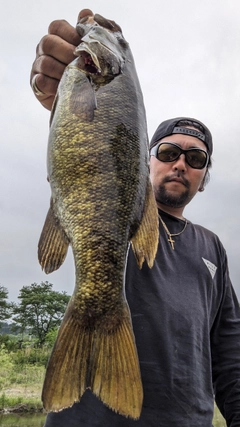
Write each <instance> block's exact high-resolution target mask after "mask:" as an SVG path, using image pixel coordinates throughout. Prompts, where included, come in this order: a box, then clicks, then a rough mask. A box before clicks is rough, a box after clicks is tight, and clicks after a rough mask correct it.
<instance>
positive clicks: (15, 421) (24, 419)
mask: <svg viewBox="0 0 240 427" xmlns="http://www.w3.org/2000/svg"><path fill="white" fill-rule="evenodd" d="M45 419H46V415H43V414H21V415H20V414H18V415H17V414H9V415H0V427H43V426H44V422H45Z"/></svg>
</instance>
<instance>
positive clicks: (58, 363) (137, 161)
mask: <svg viewBox="0 0 240 427" xmlns="http://www.w3.org/2000/svg"><path fill="white" fill-rule="evenodd" d="M77 30H78V32H79V34H80V35H81V38H82V42H81V43H80V45H79V46H78V47H77V48H76V50H75V54H76V56H77V57H76V59H75V60H74V61H73V62H72V63H71V64H69V65H68V66H67V68H66V70H65V72H64V74H63V77H62V79H61V82H60V84H59V88H58V92H57V95H56V99H55V102H54V106H53V109H52V113H51V119H50V133H49V142H48V156H47V157H48V160H47V165H48V166H47V167H48V177H49V182H50V186H51V193H52V194H51V202H50V209H49V212H48V214H47V217H46V221H45V224H44V227H43V230H42V233H41V236H40V240H39V245H38V258H39V262H40V264H41V266H42V268H43V269H44V271H45V272H46V273H51V272H52V271H54V270H56V269H57V268H59V267H60V266H61V264H62V263H63V262H64V259H65V257H66V253H67V250H68V247H69V245H71V247H72V252H73V256H74V262H75V271H76V283H75V289H74V292H73V295H72V297H71V299H70V302H69V304H68V307H67V310H66V313H65V316H64V319H63V321H62V324H61V326H60V329H59V333H58V336H57V339H56V343H55V345H54V348H53V351H52V354H51V357H50V360H49V362H48V366H47V370H46V376H45V381H44V385H43V392H42V400H43V404H44V407H45V409H46V410H47V411H60V410H62V409H64V408H67V407H69V406H72V405H73V404H74V402H77V401H79V400H80V399H81V396H82V395H83V393H84V391H85V390H86V389H87V388H90V389H91V390H92V392H93V393H94V394H95V395H96V396H97V397H98V398H99V399H101V400H102V402H104V403H105V404H106V405H107V406H108V407H110V408H111V409H112V410H114V411H116V412H118V413H119V414H121V415H124V416H126V417H131V418H133V419H138V418H139V416H140V413H141V407H142V399H143V390H142V383H141V374H140V369H139V362H138V356H137V350H136V346H135V339H134V334H133V330H132V324H131V317H130V312H129V308H128V305H127V301H126V298H125V292H124V276H125V265H126V257H127V251H128V247H129V243H130V242H131V244H132V248H133V251H134V253H135V255H136V260H137V263H138V265H139V268H141V266H142V264H143V262H144V260H146V262H147V263H148V265H149V267H151V266H152V265H153V262H154V258H155V255H156V251H157V246H158V213H157V207H156V202H155V198H154V195H153V191H152V186H151V183H150V180H149V166H148V136H147V126H146V116H145V109H144V103H143V97H142V92H141V88H140V84H139V81H138V77H137V74H136V70H135V66H134V60H133V57H132V54H131V51H130V48H129V45H128V43H127V42H126V41H125V39H124V37H123V35H122V32H121V29H120V27H119V26H118V25H117V24H115V23H114V22H113V21H108V20H106V19H105V18H103V17H101V16H100V15H94V16H89V17H88V18H87V19H86V18H84V19H82V20H81V21H80V22H79V23H78V25H77Z"/></svg>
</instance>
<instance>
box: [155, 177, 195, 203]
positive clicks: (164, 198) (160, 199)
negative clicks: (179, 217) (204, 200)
mask: <svg viewBox="0 0 240 427" xmlns="http://www.w3.org/2000/svg"><path fill="white" fill-rule="evenodd" d="M167 181H168V180H167V179H165V180H163V182H162V185H159V187H157V188H154V193H155V198H156V201H157V203H160V204H163V205H165V206H169V207H171V208H182V207H184V206H186V205H187V204H188V203H189V202H190V200H191V197H190V194H189V188H188V187H189V184H188V182H186V183H185V185H186V191H184V192H183V193H181V194H179V195H178V196H176V195H175V196H174V195H172V194H171V193H169V192H168V191H167V190H166V187H165V185H164V183H165V182H167Z"/></svg>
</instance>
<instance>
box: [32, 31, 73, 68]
mask: <svg viewBox="0 0 240 427" xmlns="http://www.w3.org/2000/svg"><path fill="white" fill-rule="evenodd" d="M79 40H80V37H79ZM75 47H76V46H75V45H73V44H70V43H68V42H66V41H65V40H63V39H62V38H61V37H59V36H56V35H53V34H51V35H47V36H44V37H43V38H42V40H41V41H40V43H39V44H38V46H37V57H39V56H41V55H48V56H52V57H53V58H55V59H56V60H58V61H60V62H62V63H63V64H69V63H70V62H71V61H73V59H74V58H75V56H74V54H73V51H74V49H75Z"/></svg>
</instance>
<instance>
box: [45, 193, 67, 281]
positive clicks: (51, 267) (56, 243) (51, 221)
mask: <svg viewBox="0 0 240 427" xmlns="http://www.w3.org/2000/svg"><path fill="white" fill-rule="evenodd" d="M68 246H69V240H68V238H67V236H66V234H65V232H64V230H63V229H62V227H61V226H60V224H59V222H58V220H57V218H56V216H55V215H54V212H53V207H52V201H51V205H50V208H49V211H48V214H47V217H46V220H45V223H44V226H43V229H42V233H41V236H40V239H39V243H38V260H39V263H40V265H41V267H42V269H43V270H44V271H45V273H46V274H48V273H52V272H53V271H55V270H57V269H58V268H59V267H60V266H61V265H62V263H63V261H64V260H65V258H66V255H67V250H68Z"/></svg>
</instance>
